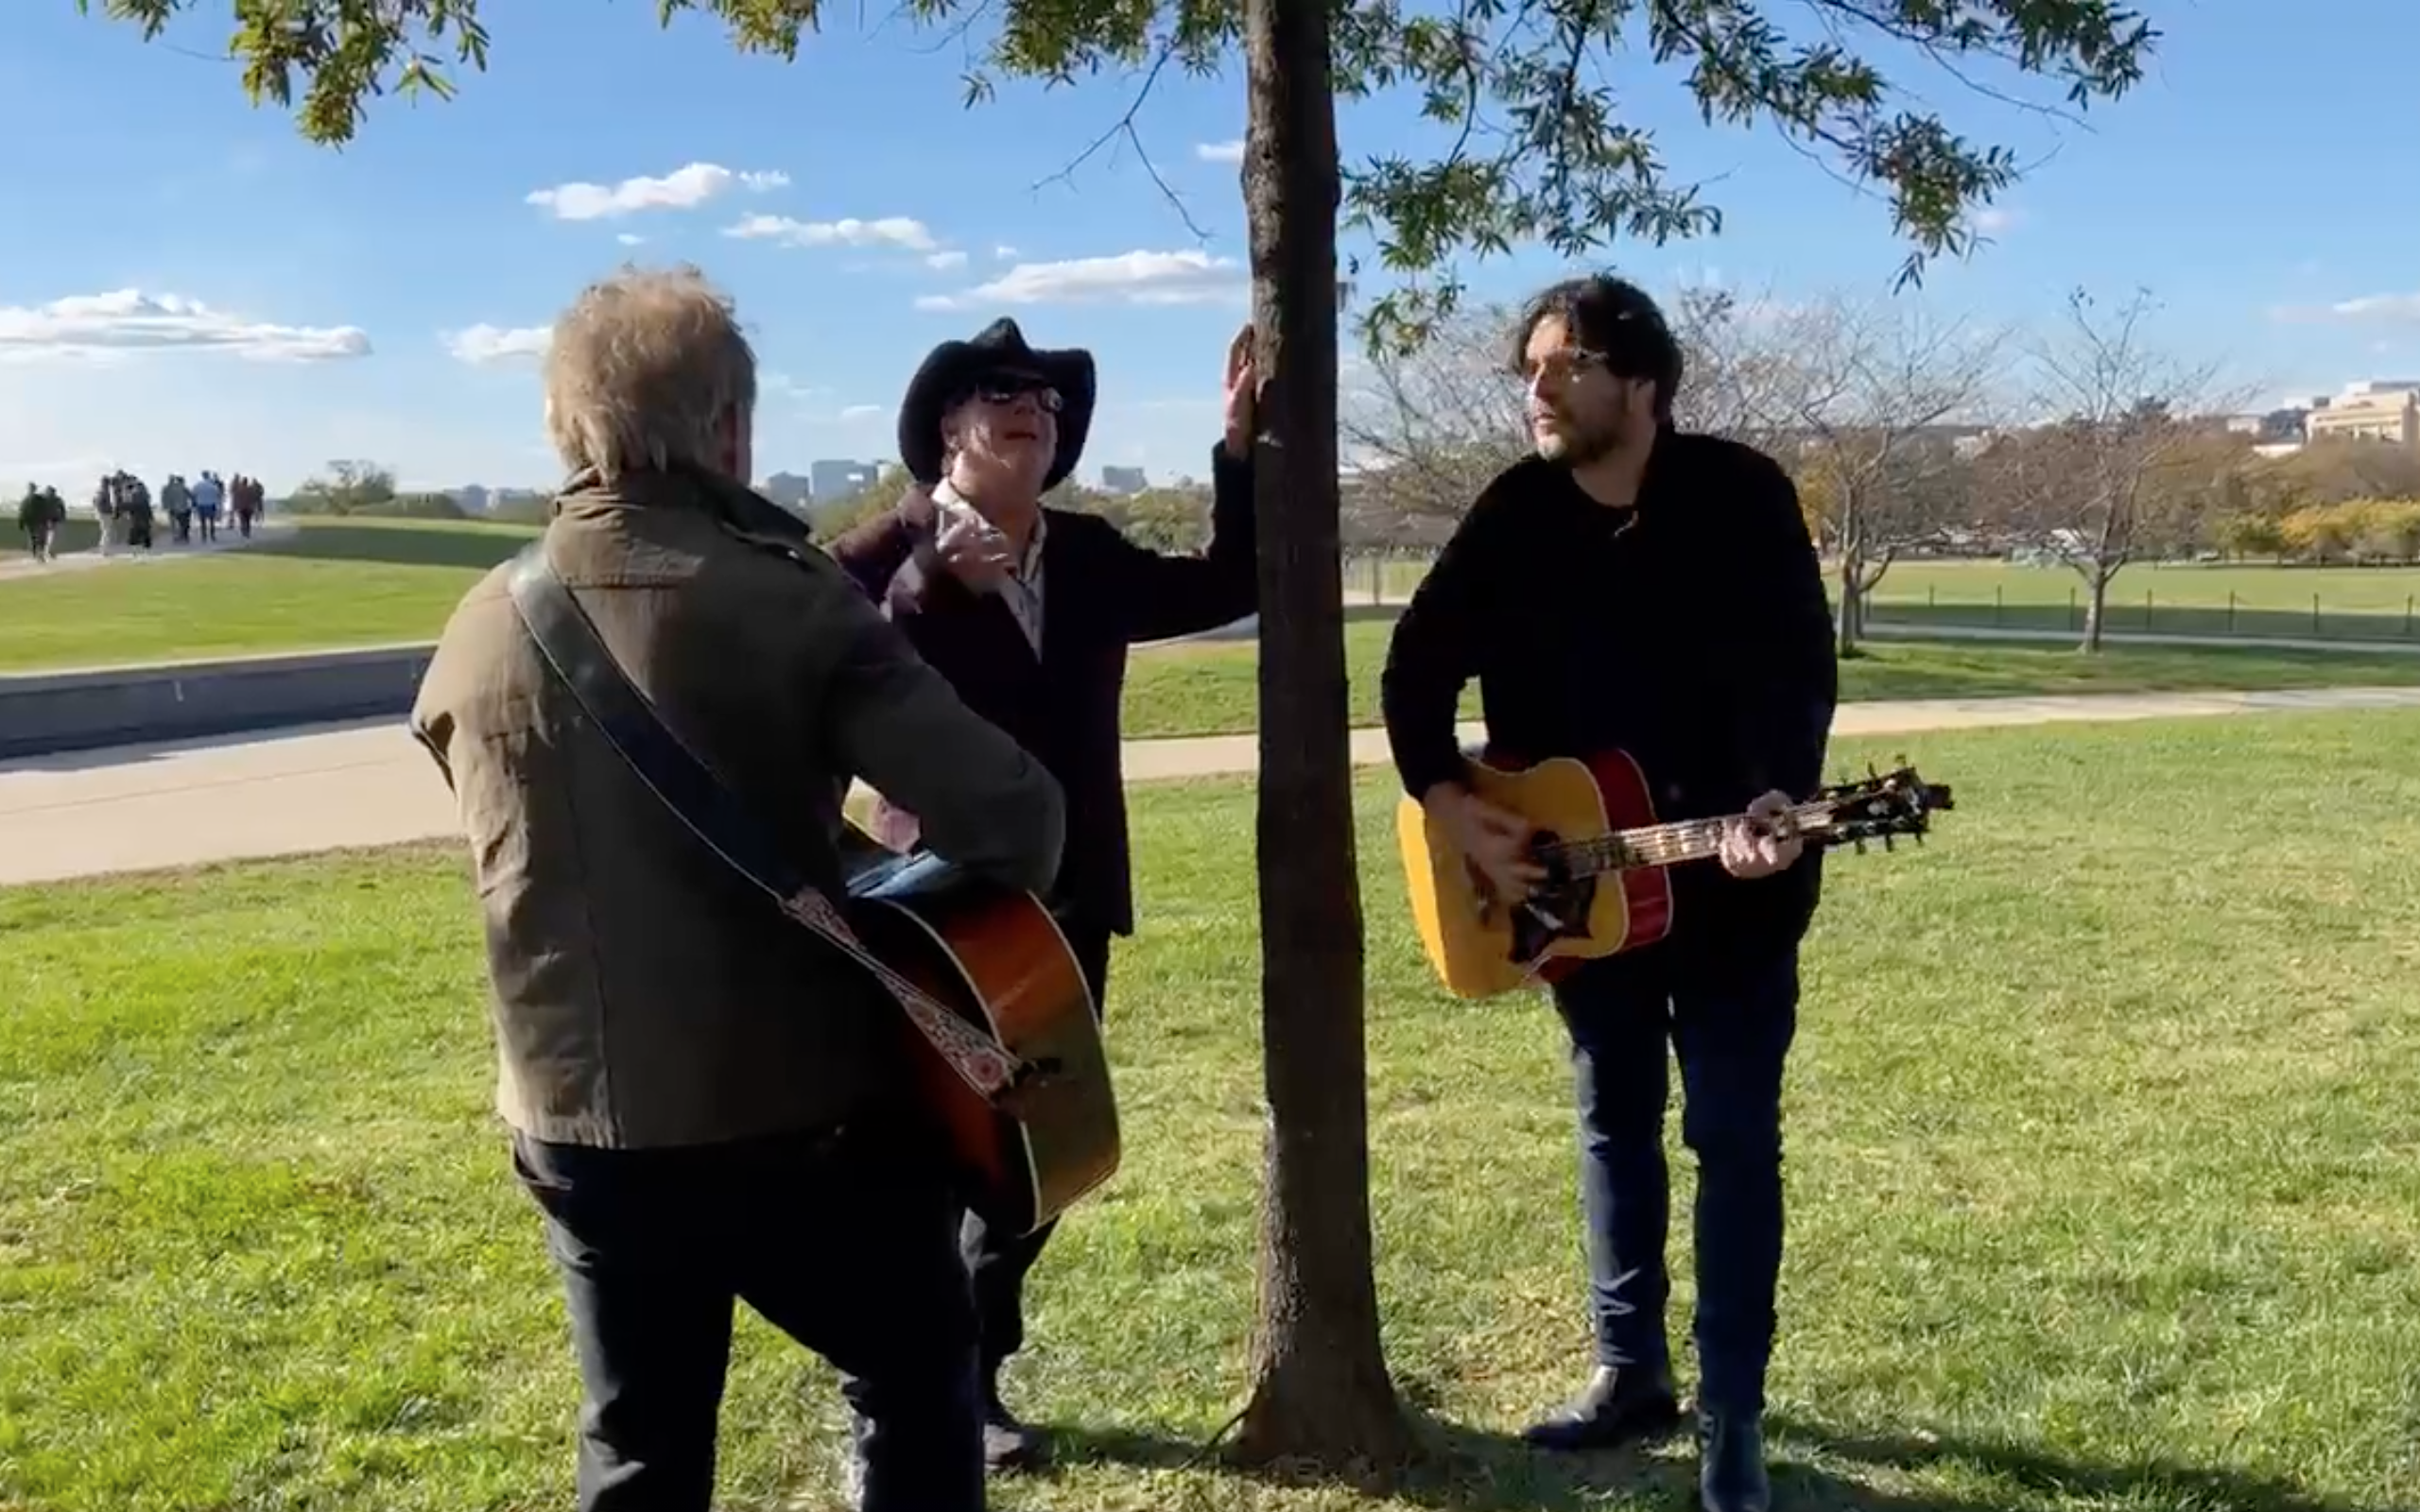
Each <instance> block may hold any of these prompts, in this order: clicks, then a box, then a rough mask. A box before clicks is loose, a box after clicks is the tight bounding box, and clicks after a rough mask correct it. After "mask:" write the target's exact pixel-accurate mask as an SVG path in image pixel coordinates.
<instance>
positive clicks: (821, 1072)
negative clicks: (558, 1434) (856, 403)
mask: <svg viewBox="0 0 2420 1512" xmlns="http://www.w3.org/2000/svg"><path fill="white" fill-rule="evenodd" d="M545 383H546V421H547V428H548V430H549V432H550V434H551V435H552V437H553V439H554V442H555V446H556V449H557V450H558V451H559V452H560V453H561V454H562V458H563V461H564V463H565V464H566V466H568V467H569V468H570V469H572V472H573V475H572V478H571V480H570V482H569V483H568V484H567V485H566V487H565V489H564V490H563V492H562V494H561V495H560V496H559V497H558V499H557V500H556V504H555V512H554V516H553V519H552V520H551V522H550V523H549V524H548V525H547V528H546V534H545V538H544V549H545V550H546V552H547V554H548V557H549V559H550V561H551V563H552V565H553V567H554V570H555V571H556V573H557V574H559V575H560V576H562V578H563V580H564V581H565V582H566V583H567V584H568V586H569V587H570V588H571V590H572V592H573V594H574V596H575V597H576V598H577V599H578V600H579V604H580V606H581V608H582V609H583V610H585V611H586V612H587V614H588V616H589V618H590V619H591V620H592V621H594V622H595V623H596V627H597V630H598V633H599V634H600V635H601V637H602V638H603V639H604V641H605V643H606V644H607V645H608V646H609V647H610V648H611V649H612V651H613V653H614V657H615V660H616V661H618V662H620V663H621V664H622V666H623V667H624V668H625V669H626V670H627V671H628V672H629V674H630V676H631V679H632V680H633V681H634V682H636V683H637V684H638V685H639V687H640V688H641V690H642V691H643V692H644V693H645V694H646V695H647V696H648V698H649V699H650V700H651V701H652V702H653V703H654V705H655V706H656V708H657V709H658V710H659V711H660V713H661V714H662V716H663V718H664V719H665V721H666V724H667V725H668V726H669V727H670V728H671V729H672V730H674V732H676V733H677V734H679V735H680V736H681V737H682V738H683V740H684V741H685V742H686V743H687V744H688V745H689V746H690V747H691V748H692V749H693V750H695V751H696V752H697V753H698V754H699V756H700V757H701V758H702V759H703V760H704V761H705V762H706V763H707V764H708V765H711V766H713V767H714V768H716V769H717V771H718V772H719V773H720V774H721V776H722V777H723V779H724V780H725V781H726V782H728V783H730V784H731V785H732V786H733V787H734V788H735V790H736V791H737V793H738V794H739V796H740V797H741V799H743V801H744V802H745V803H746V804H747V805H748V806H749V807H750V808H751V809H752V812H753V814H754V816H756V818H757V820H758V821H759V822H760V823H761V824H763V825H764V826H765V827H766V828H767V829H768V830H769V832H770V833H771V834H772V835H773V836H774V837H775V838H776V839H777V840H778V841H779V842H780V843H781V844H782V845H783V847H784V848H785V850H786V851H787V854H788V855H789V856H790V857H791V858H793V860H794V861H795V862H796V863H797V864H798V865H799V866H801V867H802V868H804V869H805V870H806V871H807V872H808V874H809V875H810V876H812V877H813V878H814V879H815V880H816V882H817V883H818V884H819V885H821V886H822V887H823V888H824V889H825V890H826V892H827V894H831V895H837V894H838V892H839V891H840V889H841V885H842V874H841V869H840V862H839V860H838V851H837V848H836V837H837V835H838V829H839V825H840V822H841V820H840V804H841V800H842V799H843V797H844V795H845V793H846V790H847V787H848V784H849V782H850V780H851V779H852V778H855V777H863V778H864V779H865V780H866V781H867V782H870V783H873V784H876V785H878V786H879V787H880V788H881V789H882V790H883V791H885V792H894V793H898V794H901V795H903V796H904V797H906V798H907V799H908V800H910V801H912V802H913V803H914V804H915V805H916V809H917V812H918V813H919V814H920V815H921V816H922V817H923V819H924V824H925V842H926V843H927V844H928V845H929V846H930V847H931V849H932V850H933V851H936V852H938V853H939V854H941V855H942V856H943V857H945V858H948V859H950V860H953V861H955V862H958V863H959V864H961V865H964V866H966V867H968V868H974V869H977V870H979V871H982V872H985V873H987V874H989V875H992V876H994V877H996V878H997V879H999V880H1000V881H1003V882H1006V883H1009V884H1011V885H1017V886H1021V887H1026V888H1036V889H1038V888H1040V887H1042V886H1044V885H1047V884H1048V883H1049V881H1050V880H1051V878H1052V877H1053V876H1054V875H1055V873H1056V870H1057V868H1058V862H1059V852H1060V848H1061V845H1062V841H1063V833H1064V817H1063V800H1062V798H1061V795H1060V791H1059V788H1058V786H1057V784H1056V782H1054V780H1053V779H1052V778H1051V777H1050V776H1049V775H1048V774H1047V773H1046V772H1045V770H1044V769H1043V768H1042V766H1041V765H1039V764H1038V763H1037V762H1036V761H1035V760H1034V759H1033V758H1032V757H1031V756H1029V755H1028V754H1027V753H1026V752H1025V751H1024V750H1023V749H1022V748H1020V747H1018V746H1017V745H1016V744H1015V743H1014V742H1013V741H1012V740H1011V738H1010V737H1009V736H1007V735H1005V734H1003V733H1001V732H1000V731H999V730H997V729H995V728H994V727H993V726H992V725H990V724H988V723H986V722H985V721H984V720H982V719H980V718H978V717H977V715H975V714H974V713H971V712H969V710H968V709H967V707H966V706H965V704H963V703H962V702H960V701H959V696H958V695H957V694H956V693H955V692H953V691H952V690H951V688H950V686H949V684H948V683H947V682H946V681H944V680H943V679H942V677H941V676H940V675H939V674H938V673H935V672H933V671H932V670H930V669H929V668H928V667H926V666H925V663H924V662H922V661H921V660H920V659H919V658H918V657H917V656H916V655H915V654H914V653H913V651H912V650H910V649H909V647H908V643H907V641H906V639H905V638H904V637H903V635H902V634H901V632H900V631H899V630H897V629H896V628H895V627H892V626H890V624H888V623H886V622H885V621H884V620H883V618H882V617H881V615H880V614H879V613H878V612H877V611H876V610H875V609H874V608H873V606H872V605H871V604H869V603H868V602H867V601H866V598H865V595H864V594H863V593H861V592H860V591H859V590H858V589H857V588H856V585H855V584H854V583H853V582H851V580H850V579H849V578H848V577H847V576H845V575H844V574H843V573H842V572H841V571H840V570H839V569H838V567H836V566H835V565H833V564H832V562H831V561H830V560H829V559H828V558H824V557H823V556H822V555H821V554H820V553H818V552H816V551H814V550H813V549H812V548H811V547H809V546H807V545H806V544H805V539H804V532H803V528H802V527H800V526H799V525H797V524H796V523H795V522H793V521H791V520H790V519H789V517H788V516H787V515H785V514H783V513H782V511H780V510H778V509H776V508H774V507H772V506H770V505H769V504H768V503H767V502H766V501H764V500H762V499H759V498H757V497H756V496H755V495H753V494H752V493H751V492H750V491H749V490H748V489H747V487H746V486H745V485H744V484H743V483H742V482H740V481H739V480H740V479H744V478H746V477H747V476H748V474H749V464H750V450H751V448H750V417H751V415H752V412H753V409H754V406H755V390H756V378H755V359H754V356H753V354H752V352H750V350H749V347H748V344H747V341H746V339H745V337H744V336H742V335H741V334H740V332H739V330H738V327H737V325H736V324H735V320H734V318H733V316H732V312H731V310H730V308H729V305H728V304H727V302H726V301H724V300H723V299H722V298H721V297H720V296H719V295H718V294H717V292H716V291H714V290H713V289H712V288H711V287H710V286H708V285H707V284H706V283H704V282H703V281H702V279H700V277H698V276H697V275H696V274H695V273H694V272H691V271H683V272H675V273H661V272H638V271H626V272H624V273H621V274H618V275H616V276H614V277H613V278H611V279H609V280H607V281H605V282H603V283H599V284H597V285H595V286H593V287H591V288H590V289H588V290H587V291H586V292H584V293H583V294H582V295H581V296H580V298H579V300H578V301H576V302H575V303H574V304H573V306H572V307H571V309H570V310H569V311H568V312H567V313H566V314H565V315H564V316H563V317H562V320H561V321H560V322H559V323H558V324H557V326H556V328H555V332H554V336H553V343H552V346H551V349H550V351H549V352H548V355H547V358H546V369H545ZM509 571H510V568H509V567H508V568H501V569H498V570H497V572H495V573H493V574H491V575H490V576H488V577H487V578H486V579H484V580H483V581H482V582H481V583H480V584H479V585H478V586H477V587H475V589H473V590H472V591H471V593H469V595H468V596H467V597H465V598H464V599H463V601H462V603H461V605H460V606H459V608H458V609H457V610H456V611H455V613H454V616H453V618H452V619H451V621H450V622H449V623H448V624H447V626H446V628H445V632H444V636H443V639H442V640H441V643H440V644H439V647H438V650H437V652H436V655H435V658H434V660H433V661H432V662H431V663H430V665H429V669H428V673H427V676H426V678H425V679H424V681H423V684H422V687H421V691H420V695H419V697H418V699H417V702H416V706H415V708H414V710H413V713H412V725H413V728H414V730H415V732H416V733H417V734H418V735H419V736H420V737H421V739H422V740H423V742H424V743H425V745H426V746H427V747H428V749H429V750H430V752H431V753H432V754H433V755H434V756H435V757H436V759H437V761H438V764H439V765H440V767H441V769H442V770H443V772H444V773H445V776H446V778H447V781H448V782H450V784H451V785H452V787H453V790H454V792H455V795H456V799H457V804H458V810H459V814H460V818H461V823H462V828H463V830H464V832H465V834H466V837H467V838H468V840H469V842H470V847H471V853H472V856H473V859H474V862H475V873H476V879H475V880H476V885H477V891H478V897H479V902H480V907H481V912H482V915H483V918H484V921H485V925H486V939H487V953H488V965H489V971H490V975H491V977H492V979H493V987H494V999H495V1001H494V1007H493V1018H494V1029H495V1036H496V1044H497V1050H498V1058H499V1078H498V1085H497V1091H496V1106H497V1108H498V1110H499V1111H500V1112H501V1113H502V1115H503V1117H504V1120H505V1121H506V1123H507V1124H508V1125H510V1128H511V1131H512V1136H513V1139H512V1145H513V1157H514V1164H515V1169H516V1172H517V1174H518V1176H519V1177H520V1179H521V1180H522V1182H523V1183H524V1185H525V1186H526V1187H527V1190H528V1191H529V1193H530V1194H531V1195H532V1196H533V1197H534V1198H535V1200H536V1202H537V1204H538V1206H539V1207H540V1209H542V1210H543V1211H544V1216H545V1225H546V1232H547V1242H548V1247H549V1250H550V1251H551V1253H552V1254H553V1256H554V1258H555V1260H556V1262H557V1264H558V1267H559V1268H560V1270H561V1271H562V1278H563V1282H564V1285H565V1288H566V1292H567V1297H568V1301H569V1306H570V1313H571V1319H572V1326H573V1334H574V1339H575V1344H576V1347H577V1349H578V1353H579V1363H580V1375H581V1380H582V1383H583V1385H584V1388H585V1397H586V1401H585V1406H584V1409H583V1411H582V1414H581V1417H580V1435H579V1505H580V1506H581V1508H583V1509H584V1512H615V1509H634V1508H646V1509H648V1512H706V1509H707V1507H708V1504H709V1503H710V1501H711V1499H712V1494H713V1482H714V1459H715V1439H716V1427H717V1403H718V1401H719V1400H720V1396H721V1392H722V1386H723V1375H724V1370H725V1367H726V1364H727V1360H728V1355H729V1350H730V1346H731V1336H732V1318H733V1312H734V1303H735V1300H742V1299H744V1300H745V1301H747V1302H748V1304H749V1305H750V1306H751V1307H752V1308H753V1309H754V1310H755V1311H756V1312H758V1313H759V1314H762V1315H763V1316H765V1317H766V1318H767V1319H768V1320H769V1321H770V1322H772V1323H773V1324H774V1325H775V1326H777V1327H779V1328H781V1329H782V1330H783V1331H784V1332H787V1333H788V1334H790V1336H791V1337H793V1338H795V1339H797V1340H798V1341H799V1342H801V1343H803V1344H804V1345H806V1346H807V1347H808V1348H810V1349H815V1350H816V1351H817V1352H819V1353H821V1354H822V1355H823V1356H824V1357H825V1358H827V1359H828V1360H830V1361H831V1362H832V1363H833V1364H834V1365H835V1366H838V1368H839V1369H841V1370H842V1371H843V1372H845V1373H846V1375H847V1377H848V1385H847V1387H846V1389H847V1391H848V1393H849V1395H850V1398H851V1401H852V1405H853V1406H854V1407H855V1408H856V1415H857V1417H858V1419H859V1423H860V1426H859V1429H858V1435H859V1438H860V1442H859V1444H858V1446H857V1450H856V1455H855V1456H854V1457H855V1458H856V1460H858V1461H860V1462H861V1464H862V1468H863V1472H864V1476H865V1484H864V1492H863V1495H864V1501H863V1506H864V1508H865V1509H866V1512H900V1509H905V1508H911V1507H912V1508H915V1509H917V1512H967V1509H975V1508H979V1507H981V1506H982V1505H983V1487H982V1481H983V1474H982V1461H981V1429H980V1419H979V1416H978V1398H977V1366H976V1359H977V1352H976V1338H977V1335H976V1321H975V1315H974V1311H973V1303H972V1299H971V1297H970V1295H969V1289H968V1283H967V1278H966V1275H965V1271H964V1269H963V1267H962V1265H961V1264H960V1263H959V1256H958V1246H957V1209H956V1207H955V1205H954V1202H953V1198H952V1196H951V1193H950V1186H949V1173H948V1171H947V1170H946V1169H945V1167H944V1166H943V1164H942V1160H941V1153H940V1150H939V1148H938V1144H937V1142H936V1141H935V1140H934V1138H933V1135H932V1133H931V1132H930V1131H929V1130H928V1129H927V1127H926V1126H925V1124H924V1122H923V1121H922V1120H921V1119H919V1118H918V1117H917V1116H916V1111H915V1108H916V1105H915V1101H914V1090H913V1083H912V1080H911V1074H910V1069H909V1064H908V1035H910V1034H912V1033H913V1032H914V1031H913V1030H912V1029H910V1028H908V1023H907V1020H906V1018H905V1016H904V1013H903V1012H902V1010H901V1009H900V1008H899V1006H898V1005H896V1003H895V1002H893V1001H892V1000H891V999H890V997H889V996H887V995H886V993H885V992H884V990H883V988H881V987H879V986H878V985H876V984H875V983H874V982H873V979H871V978H870V977H868V976H867V975H865V974H864V973H863V971H861V969H860V968H858V967H857V966H856V965H855V964H853V963H851V962H849V961H848V960H847V959H846V958H845V957H843V956H841V955H840V954H838V953H837V952H836V951H835V950H833V949H832V948H831V947H830V946H828V945H827V944H825V943H824V942H823V941H822V940H821V939H820V938H819V937H817V936H813V935H811V934H809V933H808V932H807V931H805V930H804V929H803V928H801V927H800V926H798V925H797V924H794V923H792V922H791V921H789V920H788V919H786V918H785V917H784V916H783V915H782V914H780V913H779V912H778V911H777V910H776V909H775V908H774V907H773V906H772V905H771V904H770V902H769V901H767V900H766V899H765V898H764V897H763V895H762V894H760V893H758V892H756V891H755V890H754V889H753V888H752V887H751V886H750V885H748V884H747V883H745V882H744V881H743V880H742V879H741V878H740V877H739V876H738V875H737V874H736V873H735V872H734V871H733V870H731V869H730V868H729V867H728V865H727V864H726V863H725V862H724V861H722V860H721V859H720V858H719V857H717V855H716V854H714V853H713V852H712V851H709V850H707V849H706V848H705V847H704V846H703V845H702V844H701V843H700V841H699V840H698V839H697V838H696V837H695V836H694V835H693V834H692V833H690V832H689V831H688V830H687V829H685V828H684V827H683V825H682V823H681V822H680V820H679V819H678V818H676V817H675V816H673V815H672V814H671V813H670V811H668V810H667V809H666V807H665V806H664V805H663V803H662V802H661V800H659V799H657V798H656V797H655V796H654V794H653V793H652V792H651V791H650V790H649V789H648V787H646V786H645V785H643V784H642V783H641V782H639V780H638V779H637V778H636V777H635V776H634V775H633V774H632V773H631V771H630V770H629V769H628V767H627V766H626V765H624V764H623V761H622V759H621V758H620V756H619V755H617V754H616V752H615V751H614V747H612V745H611V744H609V743H608V741H607V740H606V739H605V737H604V736H603V735H602V734H601V733H600V732H599V731H598V730H596V727H594V726H593V725H591V724H590V723H589V722H588V721H587V719H586V718H585V716H584V715H583V714H582V713H581V712H580V710H579V707H578V705H577V703H576V701H575V700H574V698H573V696H571V694H570V693H569V691H568V690H567V689H565V688H564V687H563V686H562V684H561V682H560V681H559V680H557V679H555V678H554V677H553V675H552V673H551V670H550V668H549V667H548V665H547V663H546V662H544V660H543V658H542V657H541V655H540V653H539V652H538V650H537V648H536V646H535V644H533V643H532V641H531V640H530V638H529V636H528V635H527V631H526V629H525V628H524V627H523V626H522V624H521V622H520V620H519V618H518V615H517V614H516V612H515V610H514V608H513V604H512V601H511V599H510V592H509V589H508V587H507V573H508V572H509Z"/></svg>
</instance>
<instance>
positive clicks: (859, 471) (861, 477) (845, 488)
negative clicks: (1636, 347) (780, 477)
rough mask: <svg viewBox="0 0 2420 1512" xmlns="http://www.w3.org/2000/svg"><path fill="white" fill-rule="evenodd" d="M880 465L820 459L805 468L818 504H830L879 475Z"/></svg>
mask: <svg viewBox="0 0 2420 1512" xmlns="http://www.w3.org/2000/svg"><path fill="white" fill-rule="evenodd" d="M880 472H881V469H880V467H879V466H878V465H877V464H875V463H873V462H838V461H830V460H826V461H821V462H817V463H816V464H815V465H814V466H812V467H810V468H808V469H807V477H808V481H809V484H810V486H811V490H812V494H813V497H814V499H815V501H816V502H817V503H818V504H830V503H831V502H832V501H833V500H835V499H839V498H845V497H846V496H848V495H849V494H852V493H855V492H856V491H857V490H859V489H862V488H864V487H865V486H866V485H867V484H869V483H872V482H873V480H874V479H875V478H876V477H877V476H879V475H880Z"/></svg>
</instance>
